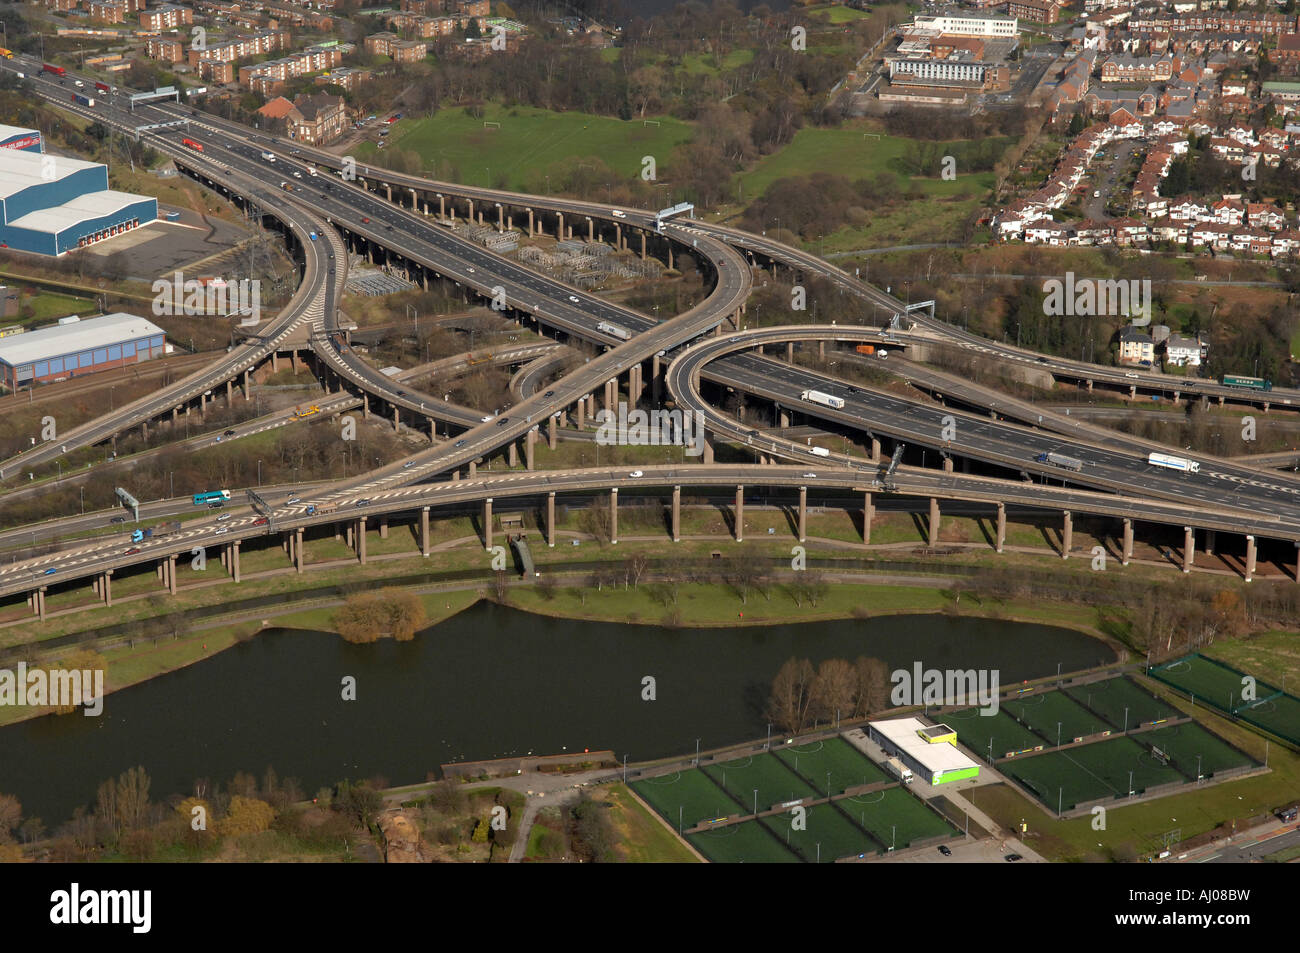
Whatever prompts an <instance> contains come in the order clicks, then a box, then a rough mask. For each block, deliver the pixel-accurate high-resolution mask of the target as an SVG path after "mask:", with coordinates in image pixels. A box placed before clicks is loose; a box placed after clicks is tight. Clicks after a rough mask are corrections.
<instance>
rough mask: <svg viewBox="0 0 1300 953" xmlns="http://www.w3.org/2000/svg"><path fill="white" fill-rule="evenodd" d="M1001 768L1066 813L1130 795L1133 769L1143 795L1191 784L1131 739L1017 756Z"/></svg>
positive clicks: (1046, 801) (1135, 782)
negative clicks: (1157, 787) (1175, 784)
mask: <svg viewBox="0 0 1300 953" xmlns="http://www.w3.org/2000/svg"><path fill="white" fill-rule="evenodd" d="M998 770H999V771H1001V772H1002V773H1003V774H1006V775H1008V776H1009V777H1012V778H1015V779H1016V780H1017V781H1019V782H1020V783H1021V784H1022V785H1024V787H1026V788H1027V789H1028V790H1029V791H1031V792H1032V793H1033V795H1034V796H1035V797H1036V798H1038V799H1039V800H1040V801H1042V802H1043V804H1045V805H1046V806H1047V807H1049V808H1050V809H1052V810H1056V807H1057V804H1058V798H1059V804H1060V806H1061V809H1062V810H1066V811H1068V810H1069V809H1070V808H1072V807H1074V806H1075V805H1076V804H1081V803H1084V802H1087V801H1095V800H1097V799H1098V798H1114V797H1127V796H1128V792H1129V776H1130V775H1129V772H1130V771H1131V772H1132V779H1133V788H1132V790H1133V791H1135V792H1136V793H1138V794H1140V793H1142V792H1143V791H1145V790H1146V789H1147V788H1149V787H1153V786H1155V785H1157V784H1165V783H1167V782H1171V781H1184V780H1186V778H1184V777H1183V775H1182V774H1180V773H1179V772H1178V771H1176V770H1174V768H1172V767H1167V766H1164V765H1161V764H1160V763H1159V762H1157V761H1156V760H1155V759H1154V758H1153V757H1152V756H1151V753H1150V752H1149V751H1148V750H1147V749H1146V748H1145V747H1144V746H1142V745H1140V744H1138V743H1137V742H1136V741H1134V740H1133V739H1132V738H1130V737H1127V736H1125V737H1119V738H1108V739H1107V740H1105V741H1098V742H1096V743H1094V744H1089V745H1082V746H1080V747H1078V748H1070V749H1069V750H1068V751H1051V752H1047V753H1045V754H1037V755H1033V756H1029V757H1024V758H1014V759H1012V760H1010V761H1004V762H1002V763H1001V764H999V765H998Z"/></svg>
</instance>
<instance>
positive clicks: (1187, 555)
mask: <svg viewBox="0 0 1300 953" xmlns="http://www.w3.org/2000/svg"><path fill="white" fill-rule="evenodd" d="M1195 558H1196V530H1194V529H1192V527H1190V526H1184V527H1183V572H1191V571H1192V560H1194V559H1195Z"/></svg>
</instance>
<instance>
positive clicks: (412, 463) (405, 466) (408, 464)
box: [402, 460, 415, 470]
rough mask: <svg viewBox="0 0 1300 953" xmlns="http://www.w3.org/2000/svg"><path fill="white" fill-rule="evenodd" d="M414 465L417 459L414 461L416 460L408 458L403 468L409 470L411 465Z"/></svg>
mask: <svg viewBox="0 0 1300 953" xmlns="http://www.w3.org/2000/svg"><path fill="white" fill-rule="evenodd" d="M413 466H415V461H414V460H407V461H406V462H405V463H403V464H402V469H403V470H409V469H411V467H413Z"/></svg>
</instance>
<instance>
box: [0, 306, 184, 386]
mask: <svg viewBox="0 0 1300 953" xmlns="http://www.w3.org/2000/svg"><path fill="white" fill-rule="evenodd" d="M166 348H167V342H166V336H165V332H164V331H163V329H162V328H160V327H158V325H156V324H154V323H153V322H152V321H149V320H148V319H146V318H142V317H139V316H138V315H134V314H125V313H122V312H118V313H115V314H106V315H104V316H102V317H98V318H87V319H86V320H84V321H72V322H70V323H67V324H56V325H53V326H51V327H47V328H41V329H39V330H36V331H28V332H27V333H25V334H15V335H12V336H9V337H4V338H0V385H3V386H4V387H5V388H7V389H8V390H10V391H14V390H17V389H18V388H20V387H28V386H31V385H32V384H33V383H44V382H47V381H56V380H63V379H66V378H69V377H80V376H82V375H85V374H93V373H96V372H98V371H105V370H109V369H110V368H114V367H122V366H124V365H127V364H137V363H140V362H142V361H148V360H152V359H153V358H155V357H162V356H163V354H164V353H165V352H166Z"/></svg>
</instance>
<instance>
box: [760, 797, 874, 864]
mask: <svg viewBox="0 0 1300 953" xmlns="http://www.w3.org/2000/svg"><path fill="white" fill-rule="evenodd" d="M804 820H805V828H804V830H795V829H794V817H793V815H791V814H790V813H789V812H786V813H783V814H773V815H769V816H768V817H764V818H761V822H762V823H763V824H764V825H765V826H766V827H767V829H768V830H770V831H771V832H772V833H773V834H775V835H776V839H777V840H778V841H780V842H781V843H782V844H785V845H786V846H787V847H788V848H790V850H792V851H794V852H795V853H796V854H798V855H799V856H800V857H802V858H803V859H804V860H806V861H808V862H809V863H816V862H817V860H818V858H820V860H821V862H822V863H823V864H827V863H831V862H832V861H834V860H837V859H838V858H840V857H856V856H857V855H858V854H877V853H879V852H880V850H881V846H882V845H880V844H878V843H876V842H875V841H874V840H872V839H871V837H870V836H869V835H868V834H867V832H866V831H864V830H862V829H861V828H859V827H858V825H856V824H854V823H853V822H852V821H850V820H849V819H848V818H847V817H845V816H844V815H843V814H841V813H840V812H839V811H837V810H836V809H835V808H834V807H833V806H832V805H830V804H818V805H815V806H814V807H810V808H808V812H807V815H806V816H805V818H804Z"/></svg>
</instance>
